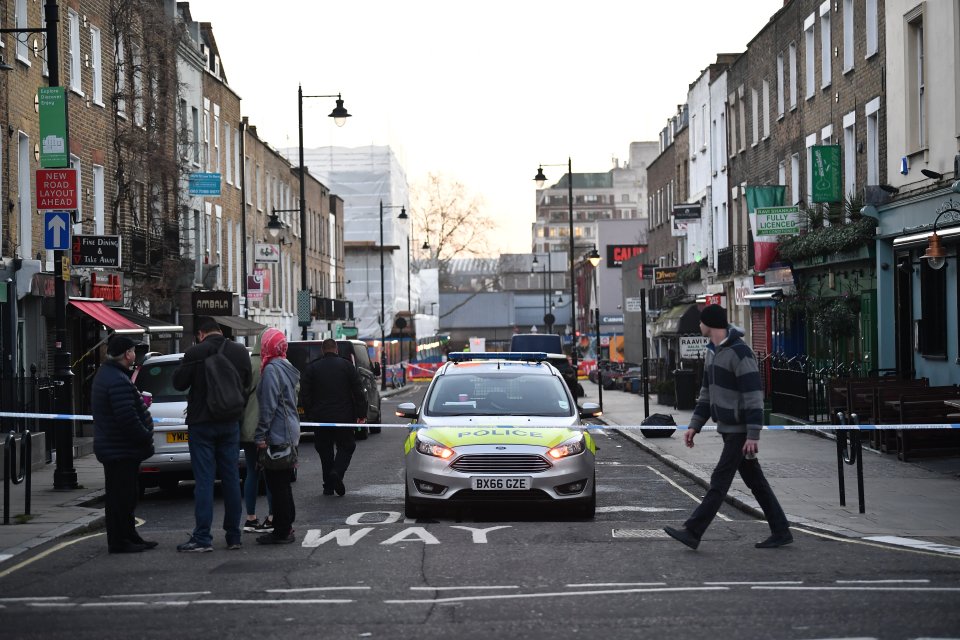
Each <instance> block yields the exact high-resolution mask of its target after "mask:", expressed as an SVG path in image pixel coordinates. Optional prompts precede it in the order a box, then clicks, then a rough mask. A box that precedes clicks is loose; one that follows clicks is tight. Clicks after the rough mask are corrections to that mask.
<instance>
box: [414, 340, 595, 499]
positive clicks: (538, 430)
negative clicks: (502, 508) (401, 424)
mask: <svg viewBox="0 0 960 640" xmlns="http://www.w3.org/2000/svg"><path fill="white" fill-rule="evenodd" d="M396 414H397V416H399V417H401V418H409V419H412V420H414V421H415V422H416V426H415V427H414V428H413V429H412V430H411V433H410V435H409V436H408V438H407V440H406V443H405V446H404V454H405V456H404V457H405V459H406V482H405V484H406V491H405V509H406V515H407V517H410V518H416V517H419V516H420V515H422V513H423V511H424V508H425V507H428V506H431V505H432V506H439V505H443V504H448V503H451V502H454V501H486V502H505V501H511V502H512V501H530V502H544V503H553V504H562V505H564V506H569V507H570V509H571V510H572V511H573V512H574V513H575V514H576V515H579V516H582V517H586V518H592V517H593V515H594V512H595V510H596V503H597V493H596V485H595V471H594V458H595V454H596V445H595V444H594V441H593V438H592V437H591V436H590V434H589V433H588V432H587V431H586V430H585V429H583V428H582V426H581V418H589V417H596V416H599V415H600V406H599V405H597V404H594V403H584V404H583V406H582V407H577V404H576V401H575V400H574V398H573V397H572V395H571V394H570V391H569V389H568V388H567V385H566V384H564V382H563V378H562V377H561V374H560V373H559V372H558V371H557V369H556V368H554V367H553V366H552V365H551V364H550V363H549V362H548V356H547V354H546V353H453V354H450V357H449V361H448V362H447V363H445V364H444V365H443V366H441V368H440V369H439V370H438V371H437V373H436V375H435V376H434V378H433V381H432V382H431V383H430V386H429V388H428V389H427V393H426V395H425V397H424V401H423V406H421V407H417V406H416V405H415V404H413V403H403V404H400V405H398V406H397V411H396Z"/></svg>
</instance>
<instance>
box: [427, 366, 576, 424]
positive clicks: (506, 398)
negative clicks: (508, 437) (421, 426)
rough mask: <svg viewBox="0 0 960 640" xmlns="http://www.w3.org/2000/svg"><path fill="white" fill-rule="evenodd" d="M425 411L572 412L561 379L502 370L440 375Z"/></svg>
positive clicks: (443, 413) (444, 413)
mask: <svg viewBox="0 0 960 640" xmlns="http://www.w3.org/2000/svg"><path fill="white" fill-rule="evenodd" d="M425 411H426V414H427V415H430V416H456V415H486V416H545V417H569V416H571V415H573V407H572V406H571V403H570V399H569V397H568V395H567V391H566V389H565V388H564V385H563V383H562V382H561V381H560V379H559V378H557V377H555V376H546V375H524V374H513V373H506V374H505V373H502V372H501V373H489V374H486V373H484V374H476V375H465V374H460V375H445V376H442V377H440V378H437V380H436V381H435V382H434V384H433V386H432V387H431V388H430V396H429V397H428V398H427V400H426V407H425Z"/></svg>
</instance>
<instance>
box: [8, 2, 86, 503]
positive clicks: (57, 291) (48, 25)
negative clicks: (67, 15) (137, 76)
mask: <svg viewBox="0 0 960 640" xmlns="http://www.w3.org/2000/svg"><path fill="white" fill-rule="evenodd" d="M43 12H44V13H43V17H44V23H45V24H44V26H43V27H38V28H30V27H26V28H23V29H0V33H42V34H43V35H44V36H45V37H46V39H47V42H46V49H47V67H48V68H49V72H48V79H49V84H48V86H50V87H57V86H59V85H60V45H59V43H58V40H57V33H58V31H57V30H58V28H59V23H60V7H59V6H58V5H57V0H47V1H46V4H44V5H43ZM12 68H13V67H9V66H8V65H4V67H3V70H11V69H12ZM64 109H66V106H64ZM66 115H67V114H66V113H64V116H66ZM68 122H69V121H68ZM68 126H69V125H68ZM67 138H68V141H69V133H68V134H67ZM28 257H29V256H28ZM65 260H66V256H64V252H63V250H60V249H57V250H55V251H54V252H53V264H54V270H55V271H56V274H55V275H56V277H55V278H54V280H53V295H54V306H55V314H56V315H55V322H56V328H55V331H56V337H55V339H54V347H55V351H54V353H53V369H54V385H55V386H54V389H55V390H56V394H55V398H56V407H57V413H59V414H61V415H73V371H71V370H70V351H69V350H68V349H67V289H66V281H65V280H64V277H63V270H64V261H65ZM68 277H69V276H68ZM54 438H55V441H56V449H57V466H56V468H55V469H54V471H53V488H54V489H57V490H70V489H77V488H79V486H80V485H79V484H78V483H77V470H76V469H74V468H73V423H72V422H71V421H70V420H58V421H57V427H56V435H55V436H54Z"/></svg>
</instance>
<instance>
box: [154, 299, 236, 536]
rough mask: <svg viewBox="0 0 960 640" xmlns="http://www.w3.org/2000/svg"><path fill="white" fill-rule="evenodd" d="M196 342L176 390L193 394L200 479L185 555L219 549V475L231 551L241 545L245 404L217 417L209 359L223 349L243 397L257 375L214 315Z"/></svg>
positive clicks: (193, 459) (203, 322)
mask: <svg viewBox="0 0 960 640" xmlns="http://www.w3.org/2000/svg"><path fill="white" fill-rule="evenodd" d="M196 323H197V337H198V338H199V340H200V343H199V344H195V345H193V346H192V347H190V348H189V349H187V352H186V353H184V354H183V361H182V362H181V364H180V366H179V367H178V368H177V370H176V371H174V373H173V387H174V389H177V390H179V391H186V390H187V389H189V392H188V393H187V435H188V437H189V443H190V467H191V468H192V469H193V477H194V481H195V484H194V489H193V499H194V507H193V513H194V519H195V520H196V524H195V526H194V529H193V533H192V534H191V536H190V539H189V540H187V541H186V542H184V543H183V544H180V545H177V551H181V552H190V553H194V552H205V551H213V536H212V535H211V534H210V527H211V526H212V524H213V482H214V479H215V478H216V476H217V475H218V474H219V476H220V482H221V488H222V490H223V511H224V513H223V530H224V532H225V533H226V538H227V549H239V548H240V547H241V533H240V518H241V515H242V511H243V508H242V505H241V501H240V471H239V469H238V466H239V464H238V461H239V458H240V418H241V417H242V416H243V408H244V405H243V403H240V404H239V405H238V406H237V408H236V411H233V412H230V413H226V414H222V415H213V413H212V412H211V410H210V408H209V407H208V406H207V380H206V369H205V360H206V359H207V358H209V357H210V356H212V355H213V354H215V353H216V352H217V351H218V350H219V349H220V345H223V344H224V341H226V345H225V346H224V348H223V355H224V356H226V358H227V359H228V360H230V363H231V364H232V365H233V366H234V368H235V369H236V370H237V373H238V374H239V375H240V388H239V389H238V391H237V392H238V394H239V395H244V394H245V392H246V391H247V389H249V388H250V380H251V377H252V373H251V366H250V354H249V353H247V349H246V347H244V346H243V345H240V344H237V343H236V342H233V341H232V340H227V339H226V338H225V337H224V336H223V333H222V332H221V331H220V325H218V324H217V321H216V320H214V319H213V318H211V317H209V316H198V317H197V319H196Z"/></svg>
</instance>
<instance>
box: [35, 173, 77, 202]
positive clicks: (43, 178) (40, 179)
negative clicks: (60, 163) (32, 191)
mask: <svg viewBox="0 0 960 640" xmlns="http://www.w3.org/2000/svg"><path fill="white" fill-rule="evenodd" d="M76 208H77V170H76V169H37V209H39V210H41V211H44V210H46V211H50V210H53V209H58V210H63V209H76Z"/></svg>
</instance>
